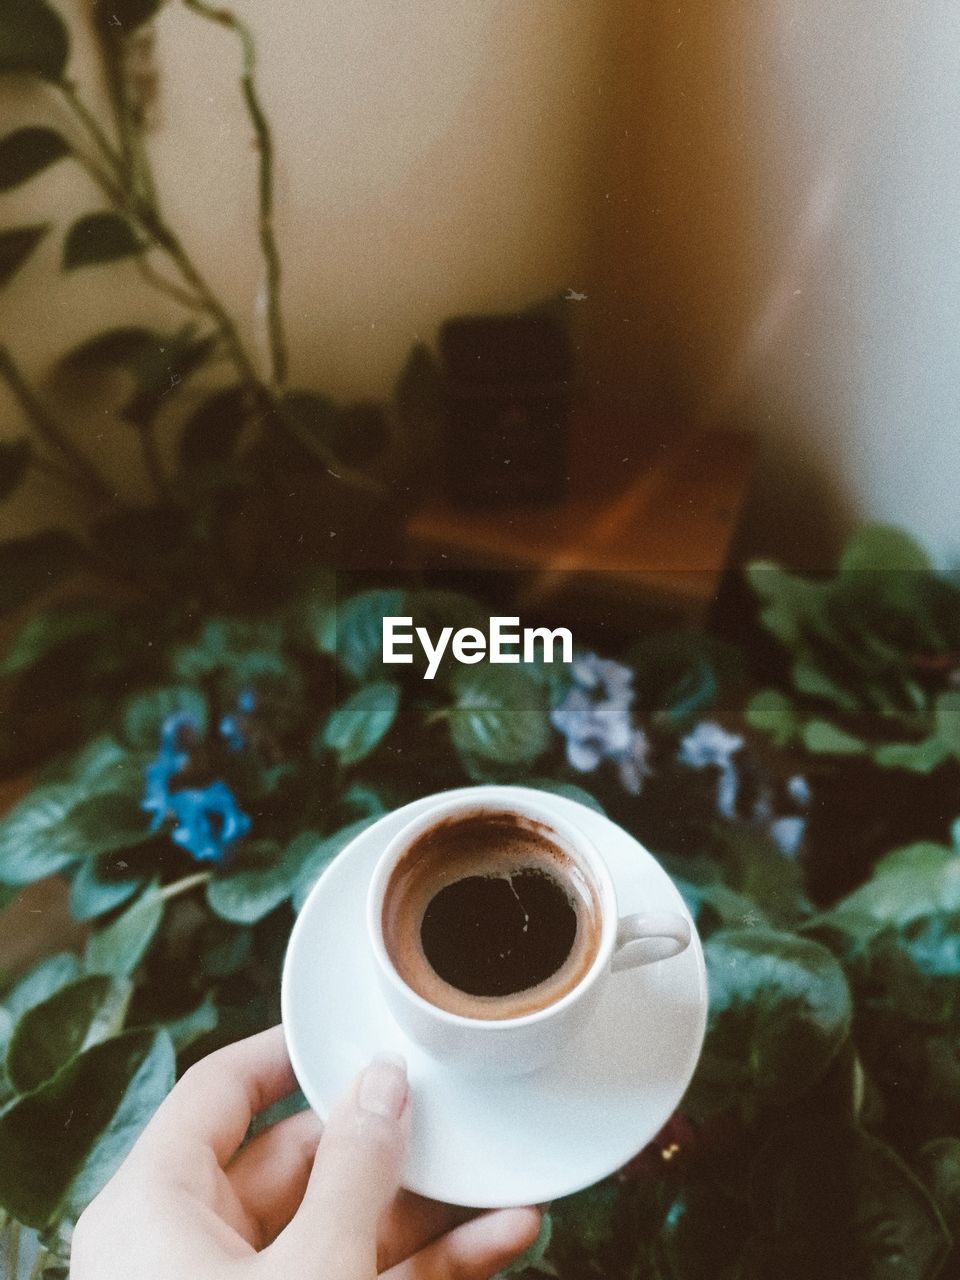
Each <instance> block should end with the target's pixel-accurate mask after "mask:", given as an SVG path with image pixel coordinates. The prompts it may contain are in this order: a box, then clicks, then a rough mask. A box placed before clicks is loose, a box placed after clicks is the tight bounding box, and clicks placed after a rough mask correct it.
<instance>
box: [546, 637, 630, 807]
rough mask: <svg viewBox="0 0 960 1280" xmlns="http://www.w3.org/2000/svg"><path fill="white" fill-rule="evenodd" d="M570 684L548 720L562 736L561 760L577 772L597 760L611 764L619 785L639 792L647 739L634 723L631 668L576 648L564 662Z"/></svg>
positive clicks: (590, 767)
mask: <svg viewBox="0 0 960 1280" xmlns="http://www.w3.org/2000/svg"><path fill="white" fill-rule="evenodd" d="M570 679H571V685H570V688H569V689H568V691H567V694H566V697H565V698H564V699H563V701H562V702H561V703H560V704H559V705H558V706H556V707H554V709H553V711H552V712H551V713H550V721H551V723H552V724H553V727H554V728H555V729H557V730H558V731H559V732H560V733H562V734H563V736H564V737H565V738H566V740H567V760H568V761H569V763H570V764H571V765H572V766H573V768H574V769H576V770H577V771H578V772H579V773H590V772H592V771H593V770H594V769H596V768H597V767H598V766H599V764H600V763H601V761H603V760H612V761H614V763H616V765H617V767H618V769H619V772H620V779H621V781H622V783H623V785H624V787H625V788H626V789H627V790H628V791H630V792H631V793H632V794H634V795H639V793H640V790H641V788H642V786H643V780H644V778H646V777H648V776H649V774H650V772H651V770H650V767H649V763H648V756H649V749H650V746H649V743H648V741H647V738H646V735H645V734H644V732H643V730H642V729H638V728H636V727H635V726H634V723H633V718H632V716H631V711H630V708H631V705H632V703H633V699H634V692H633V672H632V671H631V670H630V668H629V667H625V666H624V665H623V664H622V663H619V662H613V661H611V660H610V659H607V658H600V657H598V656H597V654H595V653H581V654H579V655H578V656H577V657H576V658H575V659H574V661H573V663H572V664H571V667H570Z"/></svg>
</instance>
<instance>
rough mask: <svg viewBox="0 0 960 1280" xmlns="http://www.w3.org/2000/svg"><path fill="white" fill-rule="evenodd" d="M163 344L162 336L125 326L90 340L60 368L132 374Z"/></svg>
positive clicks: (154, 330)
mask: <svg viewBox="0 0 960 1280" xmlns="http://www.w3.org/2000/svg"><path fill="white" fill-rule="evenodd" d="M162 342H163V334H162V333H159V332H158V331H157V330H156V329H145V328H143V326H142V325H124V326H122V327H120V328H117V329H108V330H106V332H105V333H98V334H96V335H95V336H94V337H92V338H87V339H86V341H85V342H81V343H80V344H79V346H76V347H73V348H72V349H71V350H70V351H68V352H67V353H66V355H64V356H62V357H61V359H60V365H61V367H62V368H64V369H66V370H67V371H68V372H71V373H80V372H83V371H89V370H100V369H109V368H121V369H128V370H130V371H133V370H134V369H136V368H137V367H138V365H139V364H140V363H141V361H142V360H144V359H145V358H146V355H147V353H148V352H150V351H153V350H155V349H156V348H157V347H158V346H160V345H161V344H162Z"/></svg>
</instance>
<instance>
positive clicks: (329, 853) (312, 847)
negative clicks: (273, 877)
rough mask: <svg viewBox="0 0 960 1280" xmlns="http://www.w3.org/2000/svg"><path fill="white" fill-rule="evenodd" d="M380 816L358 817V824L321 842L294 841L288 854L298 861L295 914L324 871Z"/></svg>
mask: <svg viewBox="0 0 960 1280" xmlns="http://www.w3.org/2000/svg"><path fill="white" fill-rule="evenodd" d="M377 816H378V815H376V814H372V815H370V816H369V817H365V818H358V819H357V821H356V822H350V823H348V824H347V825H346V826H345V827H341V828H340V829H339V831H335V832H334V833H333V835H330V836H325V837H324V838H323V839H322V840H321V841H319V842H315V843H312V844H311V843H310V842H309V841H308V840H307V839H306V838H303V839H302V841H301V838H300V837H297V839H296V840H294V841H292V842H291V845H290V850H289V853H290V856H291V861H292V862H293V861H295V862H296V874H295V878H294V883H293V894H292V901H293V909H294V911H299V910H300V908H301V907H302V906H303V904H304V902H306V900H307V895H308V894H309V892H310V890H311V889H312V888H313V886H314V885H315V884H316V882H317V880H318V879H319V878H320V874H321V872H323V871H325V870H326V868H327V867H328V866H329V865H330V863H331V862H332V861H333V860H334V858H335V857H337V855H338V854H340V853H342V852H343V850H344V849H345V848H346V847H347V845H348V844H349V843H350V842H351V841H352V840H355V839H356V838H357V836H358V835H360V834H361V833H362V832H364V831H366V829H367V827H369V826H372V825H373V823H374V822H376V821H377Z"/></svg>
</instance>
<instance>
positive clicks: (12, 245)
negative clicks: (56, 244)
mask: <svg viewBox="0 0 960 1280" xmlns="http://www.w3.org/2000/svg"><path fill="white" fill-rule="evenodd" d="M49 230H50V224H49V223H47V222H44V223H42V224H38V225H36V226H32V227H12V228H10V229H9V230H7V231H0V289H3V288H5V287H6V286H7V285H8V284H9V283H10V281H11V280H12V279H13V277H14V276H15V275H16V274H17V272H18V271H19V270H20V268H21V267H22V266H23V264H24V263H25V262H26V261H27V259H28V258H29V257H30V255H31V254H32V253H33V251H34V249H36V247H37V245H38V244H39V243H40V241H41V240H42V239H43V237H44V236H45V235H46V234H47V232H48V231H49Z"/></svg>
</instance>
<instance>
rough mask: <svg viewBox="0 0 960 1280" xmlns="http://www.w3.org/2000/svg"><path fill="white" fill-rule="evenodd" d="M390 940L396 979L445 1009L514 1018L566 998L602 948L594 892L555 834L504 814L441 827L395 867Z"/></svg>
mask: <svg viewBox="0 0 960 1280" xmlns="http://www.w3.org/2000/svg"><path fill="white" fill-rule="evenodd" d="M382 926H383V940H384V944H385V946H386V949H387V954H388V955H389V957H390V960H391V962H392V964H393V966H394V968H395V969H396V971H397V973H398V974H399V975H400V977H401V978H402V979H403V980H404V982H406V983H407V985H408V986H409V987H411V988H412V989H413V990H414V991H416V992H417V994H418V995H420V996H422V997H423V998H424V999H425V1000H428V1001H430V1003H431V1004H433V1005H436V1006H437V1007H438V1008H441V1009H446V1010H448V1011H449V1012H451V1013H458V1014H461V1015H463V1016H465V1017H468V1018H492V1019H503V1018H516V1017H520V1016H522V1015H523V1014H526V1013H532V1012H534V1011H535V1010H537V1009H543V1008H545V1007H546V1006H547V1005H550V1004H552V1003H554V1001H556V1000H559V999H560V997H561V996H563V995H565V994H566V993H567V992H568V991H570V990H572V989H573V988H574V987H575V986H576V985H577V983H579V982H580V980H581V979H582V978H583V977H584V975H585V974H586V973H587V971H588V970H589V968H590V966H591V964H592V963H593V960H594V958H595V957H596V954H597V949H598V947H599V944H600V932H601V912H600V901H599V894H598V891H597V888H596V886H595V885H594V883H593V881H592V878H591V877H590V876H589V875H588V873H587V872H586V871H584V869H583V868H582V867H581V866H580V865H579V863H577V862H576V861H575V860H574V859H573V858H572V857H571V856H570V854H568V853H567V852H566V851H565V850H564V849H563V848H561V846H560V845H559V843H557V841H556V839H555V838H554V836H553V834H552V833H551V831H550V829H549V827H547V826H546V825H544V824H542V823H539V822H536V821H535V820H533V819H531V818H526V817H523V816H521V815H519V814H511V813H505V812H495V811H491V812H486V811H482V810H481V811H478V812H477V813H473V814H468V815H466V816H458V817H456V818H452V819H447V820H445V821H442V822H438V823H437V824H436V826H434V827H431V828H430V829H429V830H428V831H426V832H424V833H423V834H422V835H420V836H419V837H418V838H417V839H416V840H415V841H414V843H413V844H412V845H411V846H410V848H409V849H407V850H406V851H405V852H404V853H403V855H402V856H401V858H400V859H399V861H398V862H397V865H396V866H395V868H394V870H393V873H392V875H391V877H390V880H389V882H388V884H387V889H386V893H385V895H384V900H383V915H382Z"/></svg>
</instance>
